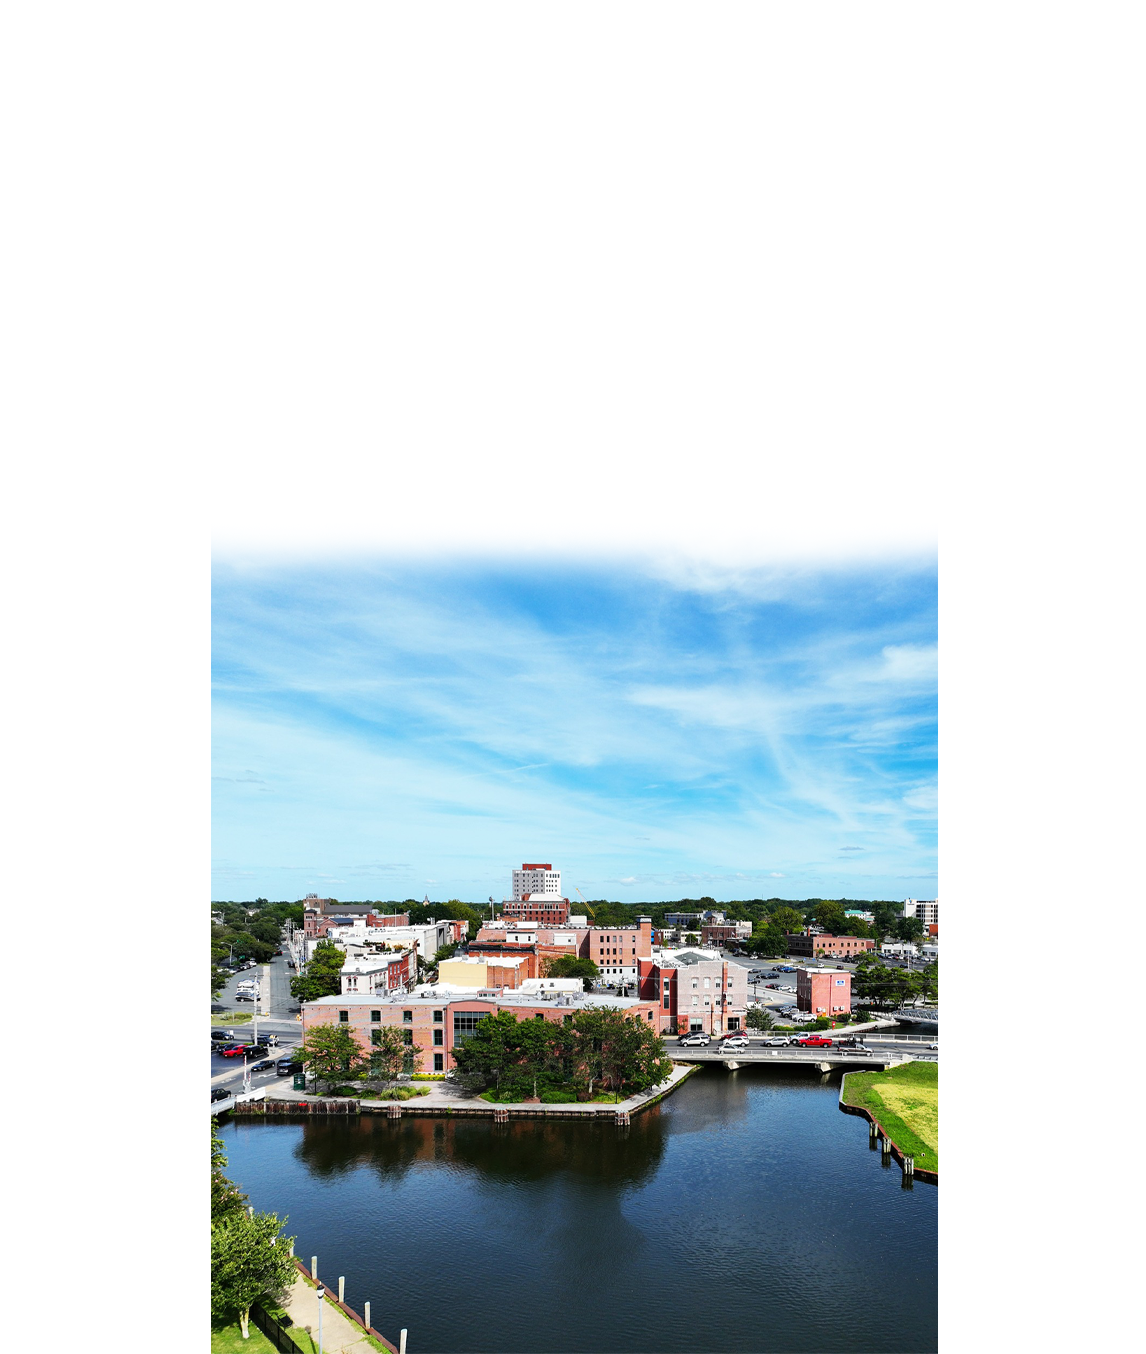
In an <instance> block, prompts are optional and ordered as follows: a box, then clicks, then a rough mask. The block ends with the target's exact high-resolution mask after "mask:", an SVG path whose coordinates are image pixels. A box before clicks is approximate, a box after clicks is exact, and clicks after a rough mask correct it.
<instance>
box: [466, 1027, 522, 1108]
mask: <svg viewBox="0 0 1146 1354" xmlns="http://www.w3.org/2000/svg"><path fill="white" fill-rule="evenodd" d="M517 1023H518V1022H517V1017H516V1016H515V1015H514V1013H513V1012H512V1011H498V1013H497V1014H496V1015H490V1016H486V1017H485V1018H484V1019H483V1020H480V1021H479V1022H478V1026H477V1029H476V1030H474V1032H473V1034H471V1035H470V1037H469V1038H468V1039H465V1040H464V1041H462V1042H461V1043H455V1044H454V1050H453V1053H454V1067H455V1069H456V1070H455V1078H456V1080H457V1081H459V1082H460V1083H461V1084H462V1085H463V1086H465V1087H466V1088H467V1089H470V1090H484V1089H485V1088H486V1087H487V1086H493V1087H494V1088H495V1090H496V1092H497V1094H499V1095H500V1094H501V1079H502V1077H503V1076H504V1075H505V1073H506V1072H507V1070H508V1069H510V1068H512V1067H513V1066H514V1064H515V1062H516V1056H517V1055H516V1050H517Z"/></svg>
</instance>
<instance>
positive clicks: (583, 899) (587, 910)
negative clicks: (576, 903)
mask: <svg viewBox="0 0 1146 1354" xmlns="http://www.w3.org/2000/svg"><path fill="white" fill-rule="evenodd" d="M573 887H574V888H575V889H577V885H576V884H574V885H573ZM577 892H578V893H579V894H580V895H581V901H582V902H583V903H584V904H585V911H586V912H587V913H588V914H589V917H590V919H592V916H593V909H592V908H591V907H590V906H589V904H588V902H587V901H586V898H585V895H584V894H583V893H581V890H580V889H577Z"/></svg>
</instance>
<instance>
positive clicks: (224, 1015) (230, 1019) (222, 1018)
mask: <svg viewBox="0 0 1146 1354" xmlns="http://www.w3.org/2000/svg"><path fill="white" fill-rule="evenodd" d="M250 1023H251V1013H250V1011H216V1012H215V1013H214V1015H212V1017H211V1024H212V1025H249V1024H250Z"/></svg>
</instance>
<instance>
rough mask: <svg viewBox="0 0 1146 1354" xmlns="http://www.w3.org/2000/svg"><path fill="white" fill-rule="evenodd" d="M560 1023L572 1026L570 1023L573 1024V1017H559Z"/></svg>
mask: <svg viewBox="0 0 1146 1354" xmlns="http://www.w3.org/2000/svg"><path fill="white" fill-rule="evenodd" d="M561 1023H562V1024H563V1025H572V1023H573V1017H572V1016H571V1015H567V1016H562V1017H561Z"/></svg>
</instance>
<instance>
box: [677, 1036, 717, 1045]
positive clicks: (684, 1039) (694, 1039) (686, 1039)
mask: <svg viewBox="0 0 1146 1354" xmlns="http://www.w3.org/2000/svg"><path fill="white" fill-rule="evenodd" d="M711 1042H712V1041H711V1040H710V1039H709V1037H708V1035H707V1034H699V1033H698V1034H682V1035H681V1037H680V1038H679V1039H678V1040H677V1043H678V1044H681V1045H685V1046H687V1047H692V1045H694V1044H708V1043H711Z"/></svg>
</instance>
